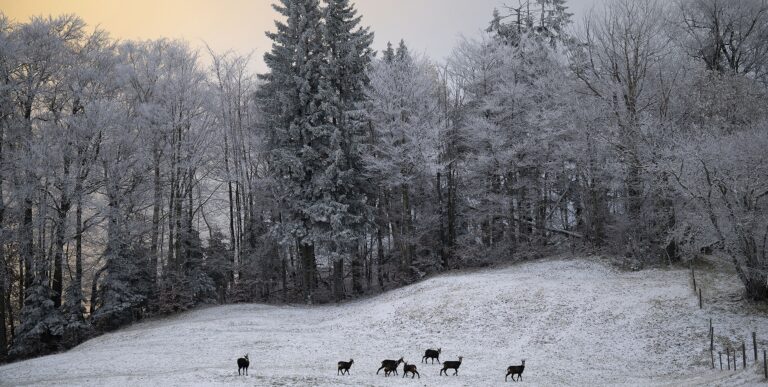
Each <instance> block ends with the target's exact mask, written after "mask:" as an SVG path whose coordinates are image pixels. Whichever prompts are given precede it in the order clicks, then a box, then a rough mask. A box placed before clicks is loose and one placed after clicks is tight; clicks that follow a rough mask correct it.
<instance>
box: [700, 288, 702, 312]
mask: <svg viewBox="0 0 768 387" xmlns="http://www.w3.org/2000/svg"><path fill="white" fill-rule="evenodd" d="M701 308H702V304H701V288H699V309H701Z"/></svg>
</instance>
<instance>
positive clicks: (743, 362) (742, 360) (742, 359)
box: [741, 340, 747, 369]
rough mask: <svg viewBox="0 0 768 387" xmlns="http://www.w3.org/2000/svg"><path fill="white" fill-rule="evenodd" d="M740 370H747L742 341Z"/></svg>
mask: <svg viewBox="0 0 768 387" xmlns="http://www.w3.org/2000/svg"><path fill="white" fill-rule="evenodd" d="M741 368H742V369H747V347H746V346H745V345H744V340H742V341H741Z"/></svg>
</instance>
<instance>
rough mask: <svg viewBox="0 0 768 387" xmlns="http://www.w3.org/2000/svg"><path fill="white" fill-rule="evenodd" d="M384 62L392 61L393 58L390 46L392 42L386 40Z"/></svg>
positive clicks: (393, 54)
mask: <svg viewBox="0 0 768 387" xmlns="http://www.w3.org/2000/svg"><path fill="white" fill-rule="evenodd" d="M383 59H384V62H387V63H392V61H393V60H395V50H394V49H393V48H392V42H387V49H386V50H384V57H383Z"/></svg>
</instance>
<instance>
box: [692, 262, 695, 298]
mask: <svg viewBox="0 0 768 387" xmlns="http://www.w3.org/2000/svg"><path fill="white" fill-rule="evenodd" d="M691 280H692V281H693V292H694V293H696V274H695V273H694V272H693V265H692V264H691Z"/></svg>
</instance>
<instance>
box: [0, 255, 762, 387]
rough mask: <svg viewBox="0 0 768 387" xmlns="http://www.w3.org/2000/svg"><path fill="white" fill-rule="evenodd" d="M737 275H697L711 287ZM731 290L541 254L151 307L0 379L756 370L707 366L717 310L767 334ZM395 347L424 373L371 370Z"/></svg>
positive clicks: (717, 377)
mask: <svg viewBox="0 0 768 387" xmlns="http://www.w3.org/2000/svg"><path fill="white" fill-rule="evenodd" d="M731 280H732V278H727V277H723V278H720V277H717V276H715V275H711V276H710V277H705V276H702V278H701V280H700V281H701V282H702V283H704V284H705V285H704V286H705V287H706V286H710V287H711V288H713V289H714V288H715V287H716V286H725V285H723V284H724V283H727V282H730V281H731ZM731 285H737V284H735V283H733V282H731ZM735 287H736V286H734V288H735ZM734 291H735V290H734ZM713 293H714V292H713ZM734 294H735V293H734ZM705 297H706V296H705ZM730 302H737V301H734V300H730ZM725 304H726V302H725V301H724V302H721V303H720V304H718V305H721V307H706V308H705V309H704V310H699V308H698V301H697V299H696V298H695V297H694V295H693V292H692V290H691V287H690V285H689V272H688V271H686V270H681V269H676V270H662V269H657V270H645V271H639V272H621V271H617V270H615V269H613V268H611V267H609V266H607V265H604V264H603V263H601V262H599V261H598V260H596V259H578V260H577V259H573V260H571V259H555V260H544V261H536V262H529V263H523V264H518V265H513V266H509V267H506V268H501V269H498V268H497V269H485V270H478V271H465V272H461V273H454V274H448V275H443V276H440V277H435V278H432V279H429V280H426V281H423V282H421V283H418V284H415V285H413V286H409V287H406V288H403V289H399V290H396V291H392V292H389V293H386V294H383V295H380V296H377V297H372V298H368V299H365V300H360V301H357V302H350V303H345V304H343V305H340V306H333V305H332V306H314V307H305V306H266V305H230V306H221V307H210V308H205V309H201V310H196V311H192V312H189V313H185V314H182V315H179V316H175V317H172V318H167V319H161V320H154V321H148V322H144V323H140V324H136V325H133V326H131V327H129V328H126V329H123V330H121V331H118V332H114V333H111V334H106V335H103V336H101V337H98V338H95V339H93V340H90V341H88V342H86V343H83V344H82V345H80V346H78V347H76V348H74V349H72V350H70V351H69V352H66V353H62V354H58V355H52V356H45V357H42V358H38V359H32V360H28V361H24V362H19V363H13V364H9V365H5V366H3V367H0V385H13V386H17V385H91V386H105V385H114V386H129V385H130V386H134V385H162V386H170V385H176V386H192V385H233V384H241V385H259V386H261V385H264V386H392V385H404V386H491V385H500V384H502V383H503V382H504V374H505V369H506V367H507V366H509V365H515V364H519V363H520V360H521V359H523V358H525V359H526V369H525V372H524V373H523V382H524V383H526V384H531V385H582V386H584V385H621V384H624V385H699V384H702V385H750V384H757V383H760V382H761V381H763V379H762V376H761V371H762V370H760V371H758V369H757V368H756V367H750V368H748V369H747V370H746V371H742V370H739V371H738V372H720V371H711V370H710V369H709V353H708V351H706V349H707V346H708V343H707V330H708V319H709V318H710V317H712V318H713V319H714V321H715V326H716V334H718V335H722V337H718V341H722V340H726V339H727V338H730V339H736V338H738V337H739V336H738V335H742V336H744V335H747V334H748V332H752V331H753V330H756V331H757V332H759V333H758V334H759V335H762V336H766V335H768V316H766V315H765V314H764V313H763V314H761V313H754V312H752V313H750V314H747V313H746V312H744V313H742V314H738V313H736V312H734V310H738V308H729V307H725V306H722V305H725ZM742 309H743V308H742ZM720 326H727V327H729V329H732V330H733V331H732V332H730V331H725V329H720V328H719V327H720ZM762 342H763V343H764V344H768V343H767V342H766V341H765V340H763V341H762ZM429 347H435V348H436V347H442V355H441V356H440V358H441V360H456V358H457V357H458V356H463V357H464V362H463V363H462V365H461V368H460V369H459V374H458V376H438V373H439V370H440V366H439V365H437V364H435V365H432V364H421V363H420V360H421V357H422V355H423V354H424V350H425V349H426V348H429ZM246 352H247V353H249V354H250V359H251V367H250V375H249V376H238V375H237V367H236V358H237V357H239V356H242V355H243V354H245V353H246ZM401 356H403V357H405V360H407V361H408V362H411V363H415V364H417V366H418V369H419V372H420V373H421V379H415V380H411V379H402V378H401V376H402V366H401V367H400V374H401V375H400V376H397V377H389V378H385V377H384V376H383V372H381V373H380V374H379V375H376V370H377V368H378V367H379V365H380V361H381V360H383V359H397V358H399V357H401ZM349 358H354V360H355V363H354V365H353V366H352V369H351V375H350V376H337V375H336V362H337V361H339V360H348V359H349ZM739 366H741V362H739ZM451 373H452V372H451ZM509 383H513V382H511V381H510V382H509Z"/></svg>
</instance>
